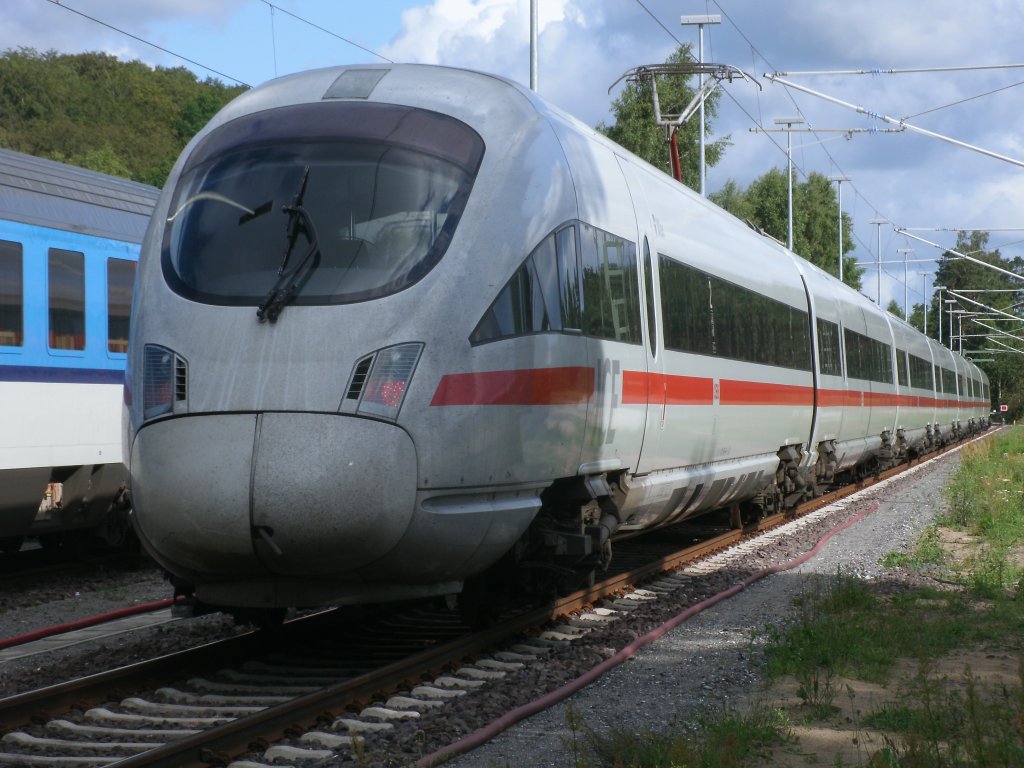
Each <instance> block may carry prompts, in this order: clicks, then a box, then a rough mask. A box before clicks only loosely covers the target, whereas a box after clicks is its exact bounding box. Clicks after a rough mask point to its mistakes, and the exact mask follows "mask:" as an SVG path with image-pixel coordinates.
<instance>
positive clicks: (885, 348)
mask: <svg viewBox="0 0 1024 768" xmlns="http://www.w3.org/2000/svg"><path fill="white" fill-rule="evenodd" d="M843 342H844V344H845V346H846V372H847V375H848V376H849V377H850V378H853V379H866V380H867V381H877V382H881V383H883V384H892V383H893V371H892V346H891V345H889V344H886V343H885V342H883V341H879V340H878V339H872V338H871V337H870V336H865V335H864V334H862V333H857V331H851V330H850V329H849V328H844V329H843Z"/></svg>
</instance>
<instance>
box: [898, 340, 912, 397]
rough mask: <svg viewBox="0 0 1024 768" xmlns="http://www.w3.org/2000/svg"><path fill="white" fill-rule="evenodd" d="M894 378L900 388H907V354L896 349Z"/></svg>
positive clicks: (908, 384)
mask: <svg viewBox="0 0 1024 768" xmlns="http://www.w3.org/2000/svg"><path fill="white" fill-rule="evenodd" d="M896 377H897V381H899V383H900V386H901V387H909V386H910V379H909V378H908V377H907V353H906V352H905V351H904V350H902V349H900V348H899V347H897V348H896Z"/></svg>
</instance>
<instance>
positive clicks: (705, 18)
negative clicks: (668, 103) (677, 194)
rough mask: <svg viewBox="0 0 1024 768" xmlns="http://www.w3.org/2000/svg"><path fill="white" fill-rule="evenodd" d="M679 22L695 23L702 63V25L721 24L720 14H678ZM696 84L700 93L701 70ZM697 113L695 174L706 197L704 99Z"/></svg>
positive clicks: (703, 195) (700, 61) (702, 76)
mask: <svg viewBox="0 0 1024 768" xmlns="http://www.w3.org/2000/svg"><path fill="white" fill-rule="evenodd" d="M679 23H680V24H682V25H683V26H687V25H690V26H692V25H696V26H697V63H698V64H703V63H704V25H705V24H721V23H722V16H721V14H707V15H702V16H680V17H679ZM697 84H698V90H697V92H698V93H700V92H701V90H703V87H704V73H703V72H698V73H697ZM699 114H700V127H699V128H698V130H699V131H700V136H699V137H698V141H699V144H700V156H699V157H698V159H697V163H698V168H697V176H698V177H699V181H698V187H699V188H700V196H701V197H706V196H707V194H706V183H705V179H706V176H707V169H706V168H705V163H704V99H701V100H700V111H699Z"/></svg>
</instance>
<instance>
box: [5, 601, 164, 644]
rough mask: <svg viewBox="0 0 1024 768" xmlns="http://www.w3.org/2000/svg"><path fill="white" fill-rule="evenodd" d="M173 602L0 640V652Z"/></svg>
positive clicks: (100, 616) (93, 617)
mask: <svg viewBox="0 0 1024 768" xmlns="http://www.w3.org/2000/svg"><path fill="white" fill-rule="evenodd" d="M174 602H175V598H173V597H168V598H167V599H166V600H157V601H155V602H152V603H141V604H140V605H132V606H129V607H128V608H118V609H117V610H116V611H110V612H108V613H101V614H99V615H98V616H90V617H89V618H88V619H79V620H78V621H70V622H68V623H67V624H58V625H57V626H54V627H46V628H45V629H37V630H35V631H33V632H26V633H25V634H24V635H17V636H15V637H8V638H7V639H5V640H0V650H3V649H4V648H12V647H14V646H16V645H24V644H25V643H31V642H32V641H33V640H42V639H43V638H44V637H52V636H53V635H60V634H63V633H65V632H73V631H74V630H76V629H85V628H86V627H93V626H96V625H97V624H103V623H105V622H108V621H113V620H114V619H123V618H124V617H125V616H135V615H136V614H139V613H152V612H153V611H159V610H160V609H161V608H167V607H168V606H170V605H174Z"/></svg>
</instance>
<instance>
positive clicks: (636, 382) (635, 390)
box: [622, 371, 715, 405]
mask: <svg viewBox="0 0 1024 768" xmlns="http://www.w3.org/2000/svg"><path fill="white" fill-rule="evenodd" d="M714 398H715V383H714V381H713V380H712V379H708V378H704V377H700V376H673V375H671V374H665V373H644V372H643V371H623V372H622V404H623V405H647V404H648V403H650V404H651V405H662V404H663V403H664V404H666V405H712V404H713V403H714V402H715V399H714Z"/></svg>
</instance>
